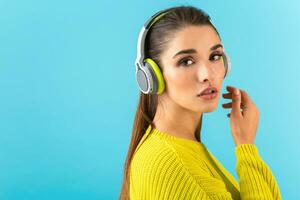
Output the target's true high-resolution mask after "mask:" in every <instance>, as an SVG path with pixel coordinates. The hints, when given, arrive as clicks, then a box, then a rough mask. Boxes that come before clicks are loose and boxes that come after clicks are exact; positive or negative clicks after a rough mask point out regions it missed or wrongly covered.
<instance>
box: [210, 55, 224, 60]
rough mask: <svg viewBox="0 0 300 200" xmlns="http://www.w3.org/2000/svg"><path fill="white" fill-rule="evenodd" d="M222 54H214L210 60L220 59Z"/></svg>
mask: <svg viewBox="0 0 300 200" xmlns="http://www.w3.org/2000/svg"><path fill="white" fill-rule="evenodd" d="M221 57H222V54H214V55H212V56H211V57H210V60H220V58H221Z"/></svg>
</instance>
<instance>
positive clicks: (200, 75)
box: [161, 25, 225, 113]
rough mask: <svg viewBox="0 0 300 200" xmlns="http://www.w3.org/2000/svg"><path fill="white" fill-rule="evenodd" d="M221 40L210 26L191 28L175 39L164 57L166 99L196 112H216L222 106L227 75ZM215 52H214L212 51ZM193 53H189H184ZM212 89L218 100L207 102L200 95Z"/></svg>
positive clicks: (162, 59) (162, 57) (177, 35)
mask: <svg viewBox="0 0 300 200" xmlns="http://www.w3.org/2000/svg"><path fill="white" fill-rule="evenodd" d="M218 44H221V41H220V38H219V36H218V35H217V33H216V32H215V30H214V29H213V28H212V27H211V26H209V25H201V26H187V27H185V28H184V29H182V30H180V31H179V32H177V33H176V34H175V35H174V38H172V40H171V41H170V42H169V43H168V45H167V49H166V50H165V51H164V52H163V53H162V55H161V63H162V68H163V76H164V79H165V84H166V90H165V92H164V93H163V96H167V98H168V99H169V100H172V101H173V102H174V103H176V104H178V105H179V106H181V107H183V108H185V109H188V110H192V111H194V112H198V113H202V112H212V111H213V110H214V109H215V108H216V107H217V105H218V100H219V98H220V90H221V87H222V81H223V78H224V75H225V67H224V64H223V62H222V58H221V54H222V52H223V48H222V46H219V47H218V46H217V48H213V47H216V45H218ZM211 48H213V49H211ZM188 49H193V50H191V51H188V52H185V53H178V52H181V51H182V50H188ZM209 86H213V87H216V88H217V90H218V92H217V97H216V98H214V99H212V100H205V99H203V98H201V97H198V96H197V95H198V94H199V93H200V92H202V91H203V90H204V89H206V88H207V87H209Z"/></svg>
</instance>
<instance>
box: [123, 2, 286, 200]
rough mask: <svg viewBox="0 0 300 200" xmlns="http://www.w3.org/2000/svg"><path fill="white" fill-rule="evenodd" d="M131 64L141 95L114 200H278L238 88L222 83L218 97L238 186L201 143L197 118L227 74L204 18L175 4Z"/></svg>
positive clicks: (248, 104)
mask: <svg viewBox="0 0 300 200" xmlns="http://www.w3.org/2000/svg"><path fill="white" fill-rule="evenodd" d="M147 24H148V25H147ZM150 27H151V29H150ZM147 32H148V33H147ZM146 33H147V37H146ZM144 45H145V47H144ZM139 48H140V49H139ZM145 57H146V59H144V58H145ZM141 61H142V62H141ZM136 64H137V82H138V84H139V87H140V90H141V91H142V92H141V93H140V101H139V105H138V109H137V112H136V115H135V120H134V126H133V132H132V137H131V143H130V146H129V151H128V154H127V158H126V162H125V170H124V179H123V185H122V191H121V193H120V199H132V200H136V199H139V200H140V199H142V200H144V199H145V200H146V199H155V200H156V199H268V200H270V199H281V194H280V190H279V187H278V185H277V183H276V180H275V178H274V176H273V175H272V172H271V170H270V169H269V167H268V166H267V165H266V163H264V161H263V160H262V159H261V157H260V155H259V153H258V149H257V147H256V145H255V144H254V138H255V135H256V129H257V126H258V120H259V110H258V108H257V107H256V105H255V104H254V102H253V101H252V100H251V98H250V97H249V95H248V94H247V93H246V92H245V91H244V90H242V89H239V88H236V87H230V86H228V87H227V90H228V93H226V94H223V95H222V96H223V97H224V98H225V99H232V102H230V103H226V104H223V108H225V109H228V108H231V113H230V114H228V115H227V116H228V117H229V118H230V127H231V133H232V137H233V139H234V143H235V145H236V147H235V153H236V158H237V165H236V170H237V174H238V177H239V183H238V182H237V181H236V180H235V179H234V177H233V176H232V175H231V174H230V173H229V172H228V171H227V170H226V169H225V168H224V167H223V166H222V164H221V163H220V162H219V161H218V160H217V159H216V158H215V157H214V156H213V155H212V154H211V152H210V151H209V150H208V149H207V148H206V146H205V145H204V144H203V143H202V142H201V139H200V131H201V126H202V116H203V113H207V112H212V111H213V110H215V108H216V107H217V105H218V100H219V98H220V90H221V87H222V81H223V79H224V77H225V76H226V75H227V74H228V70H229V69H230V63H229V60H228V57H227V56H226V53H225V51H224V48H223V46H222V44H221V39H220V36H219V34H218V32H217V30H216V28H215V27H214V26H213V24H212V23H211V21H210V17H209V16H208V15H207V14H206V13H204V12H203V11H202V10H200V9H197V8H195V7H192V6H178V7H173V8H170V9H167V10H166V11H164V12H159V14H157V15H154V16H153V17H152V19H151V20H149V21H148V22H147V23H146V25H145V29H144V30H142V31H141V34H140V37H139V42H138V58H137V63H136ZM141 68H143V70H141ZM212 91H214V93H212ZM241 109H242V111H241Z"/></svg>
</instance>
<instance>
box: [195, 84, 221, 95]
mask: <svg viewBox="0 0 300 200" xmlns="http://www.w3.org/2000/svg"><path fill="white" fill-rule="evenodd" d="M209 90H213V91H215V92H217V91H218V90H217V88H215V87H212V86H210V87H208V88H206V89H205V90H203V91H202V92H201V93H200V94H198V96H199V95H203V94H204V93H205V92H207V91H209Z"/></svg>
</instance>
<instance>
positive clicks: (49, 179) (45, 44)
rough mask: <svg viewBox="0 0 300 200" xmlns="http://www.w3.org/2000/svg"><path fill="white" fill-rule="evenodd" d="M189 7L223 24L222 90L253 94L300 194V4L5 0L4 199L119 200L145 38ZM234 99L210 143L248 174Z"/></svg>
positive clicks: (269, 146)
mask: <svg viewBox="0 0 300 200" xmlns="http://www.w3.org/2000/svg"><path fill="white" fill-rule="evenodd" d="M178 5H192V6H196V7H198V8H201V9H203V10H204V11H205V12H207V13H208V14H209V15H210V16H211V18H212V20H213V22H214V24H215V25H216V27H217V29H218V31H219V33H220V35H221V38H222V41H223V44H224V45H225V47H226V50H227V53H228V54H229V56H230V58H231V62H232V71H231V73H230V75H229V76H228V77H227V78H226V79H225V80H224V82H223V86H222V91H221V92H222V93H224V92H225V91H226V89H225V88H226V86H227V85H232V86H235V87H239V88H242V89H244V90H246V91H247V92H248V93H249V94H250V96H251V97H252V99H253V100H254V101H255V103H256V105H257V106H258V108H259V109H260V121H259V128H258V130H257V136H256V140H255V143H256V145H257V147H258V149H259V152H260V154H261V157H262V158H263V160H264V161H265V162H266V163H267V165H268V166H269V167H270V168H271V170H272V173H273V175H274V176H275V178H276V181H277V182H278V185H279V187H280V190H281V193H282V197H283V199H289V200H293V199H299V198H300V194H299V192H298V187H299V184H298V183H299V180H300V175H299V171H298V170H299V168H300V163H299V158H298V157H299V154H300V149H299V139H300V136H299V133H300V129H299V118H298V112H299V108H300V103H299V102H300V95H299V92H298V91H300V88H299V86H300V79H299V77H298V76H299V75H300V73H299V72H300V67H299V60H298V59H299V56H300V45H299V43H300V25H299V19H300V12H299V10H300V1H298V0H288V1H279V0H265V1H260V0H252V1H238V0H231V1H204V0H194V1H192V0H191V1H180V0H179V1H171V0H165V1H146V0H132V1H121V0H119V1H109V0H103V1H96V0H87V1H78V0H76V1H70V0H64V1H58V0H52V1H37V0H28V1H20V0H19V1H17V0H0V27H1V31H0V199H1V200H20V199H22V200H27V199H28V200H31V199H39V200H41V199H43V200H53V199H74V200H79V199H84V200H87V199H89V200H92V199H117V198H118V196H119V192H120V188H121V182H122V176H123V167H124V161H125V157H126V154H127V150H128V146H129V141H130V136H131V131H132V124H133V120H134V115H135V111H136V108H137V103H138V97H139V90H138V87H137V84H136V80H135V65H134V62H135V57H136V45H137V38H138V34H139V31H140V28H141V27H142V25H143V24H144V22H145V21H146V20H147V19H148V18H149V17H150V16H151V15H153V14H154V13H155V12H157V11H159V10H161V9H165V8H167V7H171V6H178ZM226 102H227V101H226V100H225V99H223V98H220V102H219V104H218V108H217V109H216V110H215V111H214V112H212V113H206V114H204V118H203V126H202V132H201V137H202V140H203V141H204V143H205V144H206V145H207V147H208V148H209V149H210V150H211V152H212V153H213V154H214V155H215V156H216V157H217V158H218V159H219V160H220V161H221V162H222V164H223V165H224V166H225V167H226V169H228V171H229V172H231V173H232V174H233V175H234V176H235V178H237V174H236V171H235V165H236V159H235V154H234V147H235V145H234V143H233V139H232V136H231V133H230V124H229V118H227V116H226V114H227V113H228V112H229V110H224V109H223V108H222V106H221V104H223V103H226ZM216 124H217V126H216Z"/></svg>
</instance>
